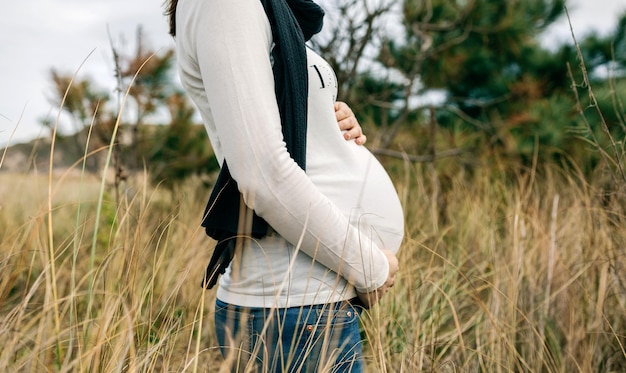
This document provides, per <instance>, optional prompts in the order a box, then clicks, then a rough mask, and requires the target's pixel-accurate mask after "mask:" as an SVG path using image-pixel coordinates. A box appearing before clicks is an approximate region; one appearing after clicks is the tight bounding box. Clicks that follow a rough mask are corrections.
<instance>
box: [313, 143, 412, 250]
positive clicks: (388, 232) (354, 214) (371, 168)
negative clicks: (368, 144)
mask: <svg viewBox="0 0 626 373" xmlns="http://www.w3.org/2000/svg"><path fill="white" fill-rule="evenodd" d="M347 145H349V146H351V147H353V148H352V149H350V150H351V152H350V154H343V155H342V158H340V159H342V160H343V161H342V162H334V163H333V164H326V165H319V164H318V165H315V164H309V167H308V168H307V173H309V176H310V177H311V179H312V181H313V182H314V183H315V184H316V185H317V186H318V188H320V190H321V191H322V193H324V194H325V195H326V196H327V197H328V198H330V199H331V200H332V201H333V202H334V203H335V204H336V205H337V206H339V207H340V208H341V209H342V211H343V212H344V214H345V215H346V216H347V217H348V218H349V219H350V221H351V223H352V224H353V225H354V226H356V227H358V228H359V230H360V231H361V232H362V234H364V235H366V236H368V237H370V238H371V239H372V240H373V241H374V242H375V243H376V244H377V245H378V246H379V247H380V248H381V249H387V250H391V251H393V252H394V253H395V252H397V251H398V249H399V248H400V244H401V242H402V237H403V234H404V214H403V212H402V206H401V204H400V200H399V198H398V194H397V192H396V189H395V187H394V185H393V183H392V181H391V179H390V177H389V175H388V174H387V172H386V171H385V169H384V168H383V166H382V165H381V164H380V163H379V162H378V160H377V159H376V158H375V157H374V156H373V155H372V154H371V153H370V152H369V151H368V150H367V149H365V148H364V147H362V146H355V145H354V144H347ZM344 149H345V148H344ZM335 159H336V158H335Z"/></svg>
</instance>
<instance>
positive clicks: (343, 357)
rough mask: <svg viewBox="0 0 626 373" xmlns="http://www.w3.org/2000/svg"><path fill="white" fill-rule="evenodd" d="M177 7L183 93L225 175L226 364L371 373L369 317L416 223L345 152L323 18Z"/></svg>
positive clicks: (247, 6)
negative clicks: (317, 49) (318, 48)
mask: <svg viewBox="0 0 626 373" xmlns="http://www.w3.org/2000/svg"><path fill="white" fill-rule="evenodd" d="M168 6H169V11H168V14H169V16H170V26H171V30H170V31H171V33H172V35H175V40H176V50H177V59H178V64H179V72H180V77H181V82H182V84H183V86H184V88H185V90H186V92H187V93H188V95H189V97H191V99H192V100H193V101H194V103H195V104H196V106H197V107H198V109H199V111H200V114H201V116H202V118H203V121H204V123H205V125H206V129H207V132H208V134H209V137H210V140H211V144H212V145H213V148H214V150H215V154H216V155H217V158H218V160H219V162H220V165H221V166H222V172H221V173H220V180H218V183H217V186H216V188H215V189H214V190H213V193H212V196H211V200H210V201H209V204H208V206H207V211H206V217H205V220H204V223H203V225H204V226H205V227H206V228H207V233H209V234H210V235H211V236H213V237H214V238H216V239H217V240H218V241H219V242H218V247H217V248H216V254H214V257H213V259H214V261H212V264H211V265H210V266H209V271H208V273H207V277H208V279H207V282H206V283H205V285H207V286H208V287H211V286H212V285H213V283H214V282H215V281H216V280H217V278H218V275H219V274H220V273H222V272H223V275H221V276H220V277H219V287H218V290H217V300H216V311H215V323H216V325H215V329H216V334H217V337H218V341H219V343H220V349H221V351H222V354H223V356H224V358H225V361H224V364H228V365H229V367H230V370H231V371H233V372H235V371H241V372H243V371H254V372H256V371H263V372H287V371H289V372H296V371H298V372H318V371H333V372H361V371H362V367H363V361H362V356H361V354H362V352H361V341H360V332H359V325H358V318H359V315H360V311H361V309H362V308H361V307H362V306H364V307H366V308H367V307H371V306H373V305H374V304H375V303H376V302H378V300H379V299H380V298H381V297H382V295H384V294H385V292H387V290H388V289H389V287H391V286H393V282H394V277H395V273H396V272H397V270H398V262H397V259H396V257H395V253H396V252H397V250H398V248H399V247H400V243H401V241H402V237H403V232H404V226H403V213H402V208H401V206H400V202H399V199H398V196H397V193H396V191H395V189H394V186H393V184H392V182H391V180H390V178H389V176H388V175H387V173H386V172H385V170H384V169H383V167H382V166H381V164H380V163H379V162H378V161H377V160H376V158H375V157H374V156H373V155H372V154H371V153H370V152H369V151H368V150H367V149H366V148H365V147H363V146H358V145H355V143H354V140H350V141H346V140H345V137H344V133H342V130H341V129H340V128H339V127H338V125H337V118H336V114H335V105H336V96H337V81H336V77H335V74H334V72H333V70H332V69H331V67H330V65H329V64H328V63H327V62H326V61H325V60H324V59H322V58H321V57H320V56H319V55H317V54H316V53H314V52H313V51H312V50H310V49H308V48H307V47H306V46H305V44H304V42H305V41H306V40H308V39H309V38H310V37H311V36H312V35H313V34H315V33H317V32H318V31H319V30H320V29H321V25H322V18H323V14H324V12H323V11H322V10H321V8H320V7H319V6H317V5H316V4H315V3H313V2H312V1H310V0H170V1H169V3H168ZM233 190H234V191H235V194H236V195H237V197H236V198H233V197H232V195H233V193H232V191H233ZM229 191H230V192H229ZM229 196H230V197H229ZM239 196H241V199H239ZM252 211H253V212H254V214H252V213H251V212H252ZM240 212H241V214H240ZM233 215H234V216H235V219H234V223H228V222H227V221H228V220H229V219H230V220H232V216H233ZM229 224H230V225H231V226H232V225H234V226H235V227H234V228H233V229H231V231H229V230H228V226H229ZM225 227H226V228H225ZM218 256H219V257H218Z"/></svg>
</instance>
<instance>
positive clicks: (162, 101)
mask: <svg viewBox="0 0 626 373" xmlns="http://www.w3.org/2000/svg"><path fill="white" fill-rule="evenodd" d="M135 46H136V48H135V51H134V54H132V55H129V56H123V55H121V54H120V53H119V51H118V50H117V49H116V48H113V56H114V59H115V66H116V76H117V79H118V85H119V87H118V89H119V92H120V94H124V93H125V92H128V96H129V97H130V98H131V99H132V102H133V103H134V107H133V108H134V111H132V110H128V111H129V112H131V111H132V112H133V114H134V116H133V118H131V119H130V120H129V124H130V126H131V127H130V132H131V136H130V143H129V144H128V145H129V146H128V157H127V159H125V164H126V165H127V166H128V167H130V168H137V167H138V166H139V165H140V164H141V159H140V158H141V156H140V154H138V153H137V151H138V149H139V142H140V140H141V139H140V133H141V127H142V126H143V125H144V124H145V120H146V118H147V117H148V116H149V115H151V114H155V113H156V112H157V111H158V109H159V108H160V107H163V106H166V105H167V102H166V101H167V99H168V97H169V96H170V95H171V94H173V93H174V85H173V81H172V76H171V69H172V66H173V64H174V51H173V50H172V49H169V50H167V51H165V52H164V53H161V54H158V53H157V52H156V51H154V50H152V49H150V48H148V47H147V45H146V42H145V40H144V37H143V31H142V28H141V27H138V28H137V34H136V43H135ZM125 110H126V109H125Z"/></svg>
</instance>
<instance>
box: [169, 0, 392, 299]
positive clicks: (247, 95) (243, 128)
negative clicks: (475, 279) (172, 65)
mask: <svg viewBox="0 0 626 373" xmlns="http://www.w3.org/2000/svg"><path fill="white" fill-rule="evenodd" d="M206 3H210V6H206V5H205V6H201V8H202V9H206V12H203V13H204V14H201V15H198V14H195V15H194V16H193V18H195V19H194V21H193V25H194V26H193V28H192V29H191V33H190V34H186V35H179V36H178V37H190V38H191V39H192V40H191V45H193V46H194V48H195V54H196V58H197V62H198V65H199V68H200V72H201V76H202V81H203V84H204V87H205V90H206V93H207V101H208V105H209V107H210V109H211V112H212V116H213V119H214V122H215V126H216V130H217V133H218V136H219V141H220V143H221V147H222V151H223V155H224V159H226V161H227V163H228V167H229V169H230V172H231V175H232V176H233V178H234V179H235V180H236V181H237V183H238V185H239V190H240V191H241V192H242V194H243V196H244V199H245V201H246V204H247V205H248V206H249V207H251V208H253V209H254V210H255V211H256V213H257V214H258V215H259V216H261V217H262V218H263V219H265V220H266V221H267V222H268V223H269V224H270V225H271V226H272V227H273V228H274V229H275V230H276V231H277V232H278V233H279V234H280V235H281V236H283V237H284V238H285V239H287V240H288V241H289V242H291V243H293V244H294V245H298V244H299V242H301V244H300V248H301V250H303V251H304V252H305V253H307V254H308V255H310V256H311V257H313V258H315V259H316V260H317V261H318V262H320V263H322V264H323V265H325V266H326V267H328V268H330V269H332V270H333V271H335V272H337V273H339V274H340V275H341V276H343V277H344V278H346V280H347V281H348V282H350V283H351V284H353V285H354V286H355V287H356V288H357V290H359V291H372V290H374V289H376V288H378V287H380V286H382V285H383V284H384V282H385V280H386V278H387V274H388V271H389V265H388V262H387V259H386V257H385V255H384V254H383V253H382V251H381V250H380V248H378V247H377V246H376V245H375V244H374V243H373V242H372V241H371V240H370V239H369V238H367V236H366V235H360V234H359V232H358V230H357V229H356V228H354V227H353V226H351V225H350V224H349V221H348V219H347V218H346V217H345V216H344V215H343V214H342V212H341V211H340V210H339V208H338V207H337V206H336V205H334V204H333V203H332V202H331V201H330V200H329V199H328V198H326V197H325V196H324V195H323V194H322V193H321V192H320V191H319V190H318V189H317V188H316V186H315V185H314V184H313V183H312V182H311V180H310V179H309V178H308V177H307V175H306V173H305V172H304V171H303V170H302V169H301V168H300V167H299V166H298V165H297V164H296V163H295V162H294V161H293V159H292V158H291V157H290V155H289V153H288V152H287V148H286V145H285V143H284V141H283V135H282V132H281V123H280V116H279V111H278V105H277V102H276V97H275V94H274V80H273V74H272V68H271V64H270V58H269V50H270V45H271V40H272V36H271V30H270V28H269V23H268V20H267V17H266V15H265V12H264V10H263V7H262V5H261V2H260V1H258V0H212V1H206ZM188 31H189V30H188ZM337 161H338V162H340V161H341V160H337Z"/></svg>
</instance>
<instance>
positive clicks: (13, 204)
mask: <svg viewBox="0 0 626 373" xmlns="http://www.w3.org/2000/svg"><path fill="white" fill-rule="evenodd" d="M449 162H451V163H452V164H453V163H454V161H449ZM388 166H389V167H388V168H389V169H390V170H391V172H392V175H393V177H394V180H395V182H396V185H397V188H398V191H399V193H400V195H401V198H402V202H403V204H404V207H405V213H406V219H407V228H406V237H407V238H406V240H405V243H404V245H403V247H402V249H401V251H400V253H399V255H400V263H401V270H400V276H399V278H398V279H397V281H396V284H397V285H396V286H395V287H394V289H393V291H392V292H391V293H390V294H388V295H387V296H386V298H385V299H384V300H383V301H382V303H381V304H379V305H378V306H376V307H375V308H373V309H372V310H370V311H368V312H366V313H365V314H364V317H363V334H364V336H366V337H367V342H366V346H365V353H366V355H367V363H368V365H369V367H370V369H371V371H372V372H421V371H425V372H624V371H626V347H625V345H626V228H625V227H626V203H625V201H626V198H625V196H624V194H623V193H619V192H617V193H610V192H611V190H608V189H607V184H606V183H601V182H599V181H597V182H593V183H590V182H587V181H585V179H584V178H583V177H582V176H580V175H579V174H578V172H577V171H576V170H575V169H571V170H568V171H563V170H562V168H557V167H553V166H551V165H539V166H537V167H535V168H533V169H530V170H524V171H518V172H516V171H512V170H511V169H510V168H508V167H505V166H498V165H497V164H495V165H494V164H492V165H490V166H489V167H477V168H474V169H473V170H472V171H471V172H469V171H464V169H463V168H460V167H458V168H456V169H454V172H449V173H447V174H446V175H448V176H445V177H444V176H443V175H442V174H440V173H438V172H437V171H435V170H436V169H435V168H434V167H432V165H423V164H408V163H407V164H403V163H397V164H394V163H393V162H392V163H390V164H389V165H388ZM453 167H454V166H453ZM512 175H513V176H512ZM602 179H603V178H602V177H598V178H597V180H602ZM622 191H623V189H622ZM207 192H208V191H207V190H206V188H205V187H203V186H202V183H201V182H199V181H198V180H189V181H188V182H187V183H186V184H185V185H183V186H182V187H180V188H179V189H178V190H176V191H175V192H170V191H167V190H162V189H158V188H156V189H155V188H153V187H150V186H149V185H148V182H147V178H144V177H142V176H141V175H139V176H138V177H137V178H135V179H133V180H131V181H128V182H127V183H125V184H124V185H122V186H121V187H120V188H119V189H118V190H114V189H113V187H112V186H111V185H110V184H109V183H108V182H107V181H105V182H103V181H102V180H101V179H100V178H98V177H96V176H88V175H82V174H81V173H80V172H79V171H77V170H72V172H68V173H65V174H63V173H59V174H55V175H54V176H52V177H50V176H48V175H46V174H37V173H29V174H7V173H0V273H2V276H1V277H0V345H1V346H2V349H1V350H0V371H6V372H45V371H50V372H153V371H154V372H165V371H168V372H185V371H194V372H196V371H200V372H217V371H219V368H220V362H221V357H220V355H219V351H218V349H217V343H216V340H215V337H214V332H213V325H212V324H213V323H212V312H213V311H212V305H213V300H214V291H208V292H204V291H202V290H201V288H200V286H199V282H200V279H201V276H202V274H203V273H204V268H205V265H206V263H207V261H208V258H209V255H210V252H211V249H212V244H211V242H210V241H209V240H208V239H207V238H205V236H204V233H203V232H202V231H201V230H200V229H199V227H198V222H199V219H200V216H199V214H201V212H202V210H203V207H204V201H205V198H206V196H207Z"/></svg>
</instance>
